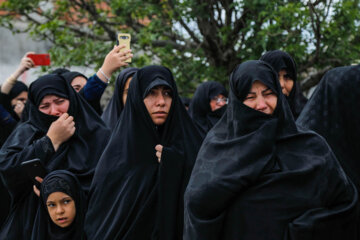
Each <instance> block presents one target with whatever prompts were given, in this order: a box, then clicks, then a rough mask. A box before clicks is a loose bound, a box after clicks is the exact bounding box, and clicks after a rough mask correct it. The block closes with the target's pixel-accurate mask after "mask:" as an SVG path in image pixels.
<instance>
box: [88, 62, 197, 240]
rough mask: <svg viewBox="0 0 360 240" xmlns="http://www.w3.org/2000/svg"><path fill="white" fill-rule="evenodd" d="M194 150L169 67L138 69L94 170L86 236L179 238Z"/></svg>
mask: <svg viewBox="0 0 360 240" xmlns="http://www.w3.org/2000/svg"><path fill="white" fill-rule="evenodd" d="M199 147H200V136H199V134H198V133H197V131H196V128H195V127H194V126H193V124H192V121H191V119H190V117H189V115H188V114H187V112H186V110H185V108H184V106H183V104H182V103H181V100H180V98H179V96H178V92H177V88H176V84H175V81H174V79H173V76H172V74H171V72H170V70H169V69H167V68H165V67H161V66H148V67H145V68H142V69H140V70H138V71H137V72H136V73H135V75H134V76H133V79H132V81H131V83H130V88H129V92H128V97H127V100H126V104H125V107H124V110H123V111H122V113H121V116H120V119H119V121H118V123H117V124H116V127H115V129H114V131H113V134H112V137H111V140H110V142H109V144H108V146H107V147H106V149H105V151H104V153H103V155H102V157H101V159H100V161H99V164H98V167H97V168H96V172H95V176H94V180H93V182H92V185H91V190H90V194H91V195H90V200H89V210H88V212H87V214H86V220H85V231H86V236H87V238H88V239H102V240H113V239H122V240H126V239H129V240H130V239H163V240H171V239H182V230H183V194H184V191H185V187H186V185H187V182H188V179H189V176H190V173H191V170H192V167H193V164H194V161H195V157H196V154H197V151H198V148H199Z"/></svg>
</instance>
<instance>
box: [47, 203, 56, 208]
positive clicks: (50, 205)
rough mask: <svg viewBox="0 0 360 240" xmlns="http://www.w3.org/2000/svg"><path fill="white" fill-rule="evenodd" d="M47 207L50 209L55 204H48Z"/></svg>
mask: <svg viewBox="0 0 360 240" xmlns="http://www.w3.org/2000/svg"><path fill="white" fill-rule="evenodd" d="M47 206H48V207H50V208H51V207H55V204H53V203H49V204H48V205H47Z"/></svg>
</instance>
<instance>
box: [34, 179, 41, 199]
mask: <svg viewBox="0 0 360 240" xmlns="http://www.w3.org/2000/svg"><path fill="white" fill-rule="evenodd" d="M35 180H36V181H38V182H39V183H42V182H43V179H42V178H41V177H35ZM33 189H34V193H35V194H36V196H38V197H40V190H39V189H38V188H37V187H36V185H34V186H33Z"/></svg>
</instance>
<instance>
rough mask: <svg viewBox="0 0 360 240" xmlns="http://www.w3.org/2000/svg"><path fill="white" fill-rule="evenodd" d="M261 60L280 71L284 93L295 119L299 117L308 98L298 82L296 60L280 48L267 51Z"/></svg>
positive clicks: (280, 80)
mask: <svg viewBox="0 0 360 240" xmlns="http://www.w3.org/2000/svg"><path fill="white" fill-rule="evenodd" d="M260 60H263V61H265V62H267V63H269V64H270V65H271V66H272V67H273V68H274V69H275V71H276V72H277V73H278V76H279V82H280V86H281V90H282V93H283V94H284V95H285V96H286V99H287V101H288V103H289V105H290V109H291V112H292V114H293V116H294V118H295V120H296V119H297V118H298V117H299V115H300V113H301V111H302V109H303V108H304V106H305V104H306V102H307V99H306V98H305V97H304V95H303V94H302V92H301V89H300V85H299V83H298V82H297V68H296V63H295V60H294V59H293V58H292V57H291V56H290V55H289V54H288V53H286V52H283V51H280V50H274V51H269V52H267V53H265V54H264V55H263V56H262V57H261V58H260Z"/></svg>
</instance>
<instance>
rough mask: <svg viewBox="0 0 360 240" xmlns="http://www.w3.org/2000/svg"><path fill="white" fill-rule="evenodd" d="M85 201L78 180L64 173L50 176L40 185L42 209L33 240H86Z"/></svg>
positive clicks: (50, 174) (68, 173)
mask: <svg viewBox="0 0 360 240" xmlns="http://www.w3.org/2000/svg"><path fill="white" fill-rule="evenodd" d="M85 211H86V198H85V194H84V191H83V190H82V188H81V185H80V183H79V181H78V179H77V177H76V176H75V175H74V174H73V173H71V172H69V171H65V170H56V171H53V172H51V173H49V174H48V175H47V176H46V177H45V178H44V181H43V182H42V183H41V191H40V208H39V212H38V214H37V217H36V219H35V223H34V230H33V232H32V238H31V239H33V240H83V239H85V234H84V229H83V227H84V219H85Z"/></svg>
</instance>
